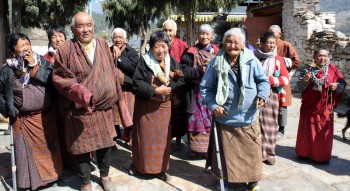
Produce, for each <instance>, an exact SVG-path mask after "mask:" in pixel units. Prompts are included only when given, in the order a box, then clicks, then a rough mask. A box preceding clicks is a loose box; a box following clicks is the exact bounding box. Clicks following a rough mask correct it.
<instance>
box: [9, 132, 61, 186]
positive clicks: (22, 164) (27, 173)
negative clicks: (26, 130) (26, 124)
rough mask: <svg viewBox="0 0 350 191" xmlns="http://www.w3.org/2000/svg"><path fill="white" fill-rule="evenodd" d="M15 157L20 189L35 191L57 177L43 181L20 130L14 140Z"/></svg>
mask: <svg viewBox="0 0 350 191" xmlns="http://www.w3.org/2000/svg"><path fill="white" fill-rule="evenodd" d="M15 157H16V166H17V185H18V187H20V188H31V189H32V190H36V189H37V188H39V187H40V186H43V185H46V184H48V183H51V182H54V181H56V180H57V179H58V177H56V178H53V179H51V180H46V181H43V180H42V179H41V177H40V174H39V171H38V169H37V167H36V165H35V160H34V158H33V155H32V151H31V149H30V146H29V145H28V143H27V142H26V140H25V138H24V136H23V133H22V131H21V130H20V131H19V132H18V134H17V138H16V140H15Z"/></svg>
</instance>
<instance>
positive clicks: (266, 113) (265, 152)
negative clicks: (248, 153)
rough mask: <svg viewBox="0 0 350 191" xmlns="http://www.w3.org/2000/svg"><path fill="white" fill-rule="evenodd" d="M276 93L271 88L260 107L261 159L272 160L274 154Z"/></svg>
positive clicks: (276, 111)
mask: <svg viewBox="0 0 350 191" xmlns="http://www.w3.org/2000/svg"><path fill="white" fill-rule="evenodd" d="M278 108H279V104H278V93H277V90H276V89H272V91H271V94H270V96H269V98H268V101H267V102H266V104H265V106H263V107H261V108H260V114H259V122H260V127H261V135H262V138H261V142H262V160H263V161H265V160H269V161H272V160H274V159H275V155H276V152H275V150H276V140H277V132H278V128H279V127H278V111H279V110H278Z"/></svg>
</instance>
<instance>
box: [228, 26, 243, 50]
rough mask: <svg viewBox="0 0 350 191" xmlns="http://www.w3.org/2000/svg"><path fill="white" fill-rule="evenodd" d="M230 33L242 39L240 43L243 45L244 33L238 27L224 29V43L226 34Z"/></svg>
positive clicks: (229, 34)
mask: <svg viewBox="0 0 350 191" xmlns="http://www.w3.org/2000/svg"><path fill="white" fill-rule="evenodd" d="M231 35H239V36H240V37H241V40H242V45H243V46H245V34H244V33H243V31H242V29H240V28H236V27H235V28H231V29H230V30H228V31H226V32H225V34H224V38H223V42H224V43H225V41H226V39H227V37H228V36H231Z"/></svg>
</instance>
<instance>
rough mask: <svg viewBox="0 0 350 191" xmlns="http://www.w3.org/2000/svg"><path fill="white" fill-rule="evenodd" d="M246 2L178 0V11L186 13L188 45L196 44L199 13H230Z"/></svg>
mask: <svg viewBox="0 0 350 191" xmlns="http://www.w3.org/2000/svg"><path fill="white" fill-rule="evenodd" d="M243 1H244V0H213V1H203V0H192V1H188V0H176V1H175V3H176V5H177V6H178V9H179V10H181V11H182V12H183V13H184V17H185V26H186V40H187V44H193V43H194V35H193V31H194V20H195V18H196V13H197V12H198V11H209V12H221V11H222V12H229V11H231V9H232V8H234V7H236V6H237V5H238V4H239V3H242V2H243Z"/></svg>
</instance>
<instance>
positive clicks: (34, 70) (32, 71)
mask: <svg viewBox="0 0 350 191" xmlns="http://www.w3.org/2000/svg"><path fill="white" fill-rule="evenodd" d="M39 67H40V65H39V64H36V65H35V66H33V67H29V68H30V70H29V75H30V77H31V78H34V77H35V75H36V73H37V72H38V69H39Z"/></svg>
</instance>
